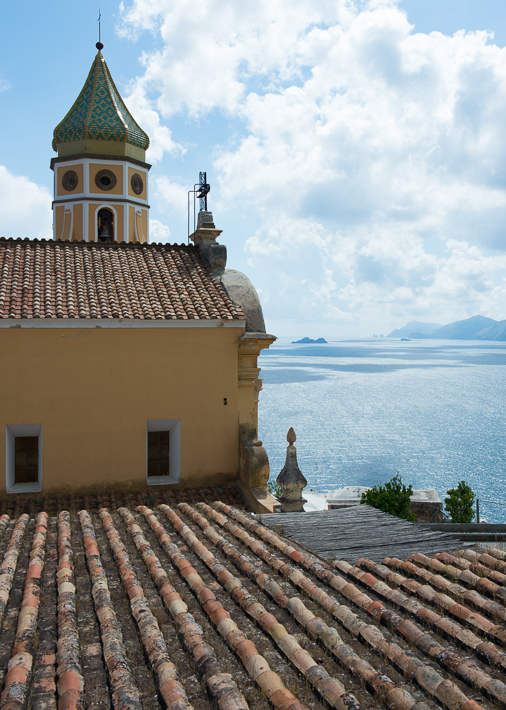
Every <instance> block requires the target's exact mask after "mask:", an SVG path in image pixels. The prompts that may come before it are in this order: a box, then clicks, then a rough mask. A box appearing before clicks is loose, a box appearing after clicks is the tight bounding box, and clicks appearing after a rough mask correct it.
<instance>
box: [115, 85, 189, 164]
mask: <svg viewBox="0 0 506 710" xmlns="http://www.w3.org/2000/svg"><path fill="white" fill-rule="evenodd" d="M125 103H126V104H127V105H128V107H129V110H130V111H131V113H132V114H133V115H134V116H135V120H136V121H137V123H138V124H139V125H140V126H142V127H143V130H144V131H146V133H147V134H148V136H149V148H148V150H147V153H146V160H148V161H150V162H151V163H157V162H158V161H159V160H161V158H162V156H163V154H164V153H169V154H171V155H177V154H178V153H179V154H183V153H184V152H185V150H184V148H183V147H182V146H181V145H179V144H178V143H175V142H174V141H173V140H172V133H171V131H170V130H169V128H168V127H167V126H164V125H162V123H161V122H160V115H159V114H158V113H157V112H156V110H155V108H154V107H153V102H152V101H150V100H149V99H148V97H147V96H146V92H145V91H144V89H143V87H142V85H141V84H139V83H137V84H134V85H132V87H131V91H130V93H129V94H128V95H127V96H126V97H125Z"/></svg>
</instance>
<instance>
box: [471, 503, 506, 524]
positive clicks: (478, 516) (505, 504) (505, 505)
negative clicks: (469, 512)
mask: <svg viewBox="0 0 506 710" xmlns="http://www.w3.org/2000/svg"><path fill="white" fill-rule="evenodd" d="M481 501H482V502H483V503H491V504H492V505H502V506H503V507H506V503H503V502H502V501H497V500H487V499H486V498H481ZM476 522H477V523H479V522H480V498H476Z"/></svg>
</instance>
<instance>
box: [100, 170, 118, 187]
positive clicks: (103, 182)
mask: <svg viewBox="0 0 506 710" xmlns="http://www.w3.org/2000/svg"><path fill="white" fill-rule="evenodd" d="M116 182H117V179H116V175H115V174H114V173H113V172H112V170H106V169H104V170H99V171H98V173H97V174H96V175H95V185H96V186H97V187H98V188H99V189H100V190H105V191H106V192H107V191H109V190H112V189H113V188H114V187H116Z"/></svg>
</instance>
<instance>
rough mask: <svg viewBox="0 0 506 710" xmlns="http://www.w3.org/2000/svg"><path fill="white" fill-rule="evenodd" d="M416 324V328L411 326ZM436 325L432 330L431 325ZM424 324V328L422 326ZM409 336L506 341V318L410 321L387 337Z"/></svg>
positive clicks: (481, 317) (484, 317)
mask: <svg viewBox="0 0 506 710" xmlns="http://www.w3.org/2000/svg"><path fill="white" fill-rule="evenodd" d="M412 325H416V327H417V329H416V330H411V331H410V332H408V330H410V326H412ZM433 325H436V328H435V329H433V330H431V329H430V327H431V326H433ZM420 326H422V328H420ZM400 336H402V337H408V338H413V339H416V340H422V339H430V340H496V341H506V320H501V321H496V320H494V319H493V318H487V317H486V316H471V318H466V319H464V320H458V321H454V322H453V323H448V324H447V325H443V326H440V325H439V324H437V323H436V324H434V323H420V322H418V321H410V322H409V323H407V324H406V325H405V326H404V327H403V328H398V329H395V330H393V331H392V332H391V333H390V334H389V335H387V338H397V337H400Z"/></svg>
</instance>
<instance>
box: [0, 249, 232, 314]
mask: <svg viewBox="0 0 506 710" xmlns="http://www.w3.org/2000/svg"><path fill="white" fill-rule="evenodd" d="M0 318H85V319H108V318H130V319H139V320H246V316H245V315H244V313H243V311H242V309H241V308H240V307H239V306H237V305H236V304H235V303H234V302H233V301H231V300H230V298H229V297H228V296H227V294H226V292H225V289H224V288H223V286H222V285H221V284H220V283H218V281H216V279H215V278H214V277H213V275H212V272H211V270H210V269H209V267H208V265H207V264H206V262H205V261H204V259H203V257H202V255H201V254H200V252H199V250H198V248H197V247H194V246H185V245H181V246H179V245H176V244H169V245H166V244H127V243H119V244H101V243H96V242H90V243H88V242H68V241H52V240H51V241H45V240H41V241H38V240H33V241H29V240H23V239H4V238H0Z"/></svg>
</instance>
